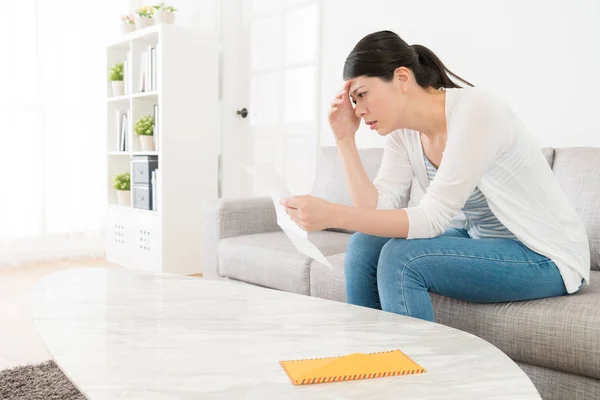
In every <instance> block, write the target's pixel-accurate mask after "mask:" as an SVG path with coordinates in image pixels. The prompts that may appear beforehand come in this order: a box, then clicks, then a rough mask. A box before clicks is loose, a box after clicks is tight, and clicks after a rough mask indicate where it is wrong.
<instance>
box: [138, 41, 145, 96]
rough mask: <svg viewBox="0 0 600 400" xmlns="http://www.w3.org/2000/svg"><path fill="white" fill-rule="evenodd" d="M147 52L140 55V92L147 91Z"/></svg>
mask: <svg viewBox="0 0 600 400" xmlns="http://www.w3.org/2000/svg"><path fill="white" fill-rule="evenodd" d="M145 83H146V52H145V51H142V52H141V53H140V74H139V82H138V92H145V91H146V85H145Z"/></svg>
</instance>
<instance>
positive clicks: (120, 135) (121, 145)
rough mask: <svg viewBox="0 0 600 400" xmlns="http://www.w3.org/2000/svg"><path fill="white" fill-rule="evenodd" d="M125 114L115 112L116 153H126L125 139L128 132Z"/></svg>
mask: <svg viewBox="0 0 600 400" xmlns="http://www.w3.org/2000/svg"><path fill="white" fill-rule="evenodd" d="M127 114H128V111H122V110H117V127H116V132H117V136H116V143H117V151H127V137H128V130H129V124H128V123H127V121H128V118H127Z"/></svg>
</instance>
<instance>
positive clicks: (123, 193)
mask: <svg viewBox="0 0 600 400" xmlns="http://www.w3.org/2000/svg"><path fill="white" fill-rule="evenodd" d="M113 187H114V188H115V189H117V201H118V203H119V205H121V206H130V205H131V196H130V190H131V176H130V175H129V172H123V173H122V174H116V175H115V176H114V178H113Z"/></svg>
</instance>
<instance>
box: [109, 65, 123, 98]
mask: <svg viewBox="0 0 600 400" xmlns="http://www.w3.org/2000/svg"><path fill="white" fill-rule="evenodd" d="M108 80H110V81H111V82H112V93H113V96H123V93H124V89H125V87H124V86H123V63H117V64H115V65H113V66H112V67H111V68H110V70H109V71H108Z"/></svg>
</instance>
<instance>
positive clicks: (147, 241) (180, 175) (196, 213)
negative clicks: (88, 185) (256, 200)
mask: <svg viewBox="0 0 600 400" xmlns="http://www.w3.org/2000/svg"><path fill="white" fill-rule="evenodd" d="M148 46H151V47H154V48H156V50H155V52H154V54H155V69H156V73H155V79H154V87H153V88H152V90H149V91H140V90H139V89H140V81H141V79H142V73H141V71H142V65H146V64H144V63H143V61H144V58H143V57H142V53H143V52H145V51H147V50H148V49H149V47H148ZM218 51H219V47H218V43H217V41H216V40H215V39H214V37H212V36H207V35H205V34H203V33H201V32H197V31H194V30H191V29H186V28H181V27H177V26H173V25H154V26H151V27H148V28H144V29H142V30H139V31H135V32H133V33H130V34H127V35H124V36H123V37H122V38H121V39H120V40H118V41H116V42H114V43H111V44H109V45H107V46H106V61H107V71H108V68H110V67H111V66H112V65H114V64H115V63H118V62H124V61H127V66H128V68H127V69H126V71H125V74H126V77H125V82H126V89H125V93H126V94H125V95H124V96H119V97H111V95H112V90H111V83H110V82H108V80H107V101H106V146H107V151H106V154H107V164H106V165H107V174H106V184H107V192H108V196H107V215H108V217H107V225H106V258H107V260H108V261H110V262H113V263H116V264H120V265H123V266H125V267H130V268H136V269H143V270H151V271H160V272H168V273H178V274H186V275H187V274H196V273H201V272H202V242H203V241H202V231H203V212H204V204H205V203H206V202H208V201H211V200H214V199H216V198H217V185H218V183H217V179H218V162H217V152H218V148H217V145H218V140H216V137H215V135H217V134H218V132H219V128H220V127H219V122H218V118H215V117H214V116H215V115H218V113H219V99H218V78H219V76H218V75H219V70H218V58H219V55H218ZM198 77H202V79H199V78H198ZM200 92H202V93H203V96H197V93H200ZM198 110H201V111H200V112H199V111H198ZM123 114H126V115H127V116H126V123H124V122H123V121H124V119H123ZM146 115H156V117H157V118H156V124H155V128H154V129H155V136H154V142H155V144H156V149H155V150H154V151H143V150H142V147H141V143H140V138H139V136H138V135H137V134H135V132H134V126H135V123H136V121H137V120H139V118H141V117H144V116H146ZM121 132H123V133H124V136H121ZM122 138H124V143H125V148H126V150H125V151H120V148H121V146H120V145H122V144H123V141H122V140H121V139H122ZM138 156H156V157H157V159H158V169H157V181H158V185H157V186H156V187H153V190H155V191H156V195H157V196H156V197H157V199H156V200H157V201H156V203H157V210H156V211H152V210H144V209H139V208H135V207H133V204H134V201H133V200H134V196H135V195H134V191H135V187H134V186H135V183H134V182H133V181H132V182H131V192H130V199H131V204H132V205H131V206H122V205H119V204H118V198H117V192H116V190H115V189H114V188H113V187H112V180H113V177H114V175H115V174H118V173H123V172H129V173H130V174H131V176H132V177H133V176H134V174H133V169H132V161H133V160H134V159H136V157H138Z"/></svg>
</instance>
